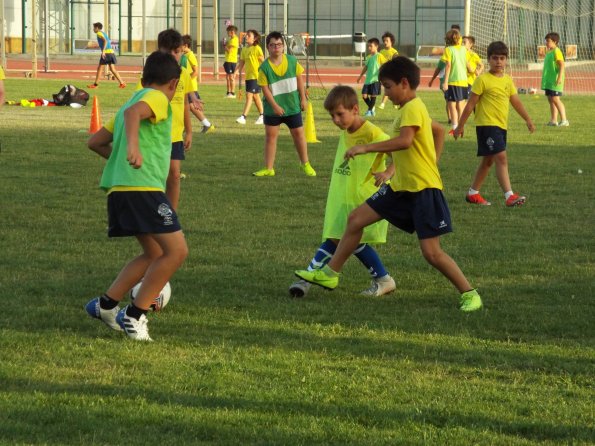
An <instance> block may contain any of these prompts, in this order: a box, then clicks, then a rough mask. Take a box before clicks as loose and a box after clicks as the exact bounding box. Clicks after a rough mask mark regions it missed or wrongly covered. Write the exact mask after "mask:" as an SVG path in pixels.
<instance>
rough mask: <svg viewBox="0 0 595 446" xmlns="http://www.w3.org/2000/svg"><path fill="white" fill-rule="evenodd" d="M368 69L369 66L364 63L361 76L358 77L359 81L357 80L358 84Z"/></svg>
mask: <svg viewBox="0 0 595 446" xmlns="http://www.w3.org/2000/svg"><path fill="white" fill-rule="evenodd" d="M366 71H368V66H367V65H364V68H362V72H361V73H360V74H359V77H358V78H357V81H356V82H357V83H358V84H359V82H360V81H361V80H362V77H364V75H365V74H366Z"/></svg>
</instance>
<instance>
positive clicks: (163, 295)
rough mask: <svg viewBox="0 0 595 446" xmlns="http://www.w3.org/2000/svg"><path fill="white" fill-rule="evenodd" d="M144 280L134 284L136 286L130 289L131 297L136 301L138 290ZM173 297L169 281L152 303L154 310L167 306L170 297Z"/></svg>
mask: <svg viewBox="0 0 595 446" xmlns="http://www.w3.org/2000/svg"><path fill="white" fill-rule="evenodd" d="M141 283H142V281H140V282H139V283H137V284H136V285H134V287H133V288H132V289H131V290H130V299H131V300H132V301H133V302H134V299H136V295H137V294H138V290H139V289H140V285H141ZM170 298H171V285H170V284H169V282H167V283H166V284H165V286H164V287H163V289H162V290H161V292H160V293H159V296H156V297H155V299H154V300H153V303H152V304H151V310H153V311H161V310H163V308H165V306H166V305H167V304H168V303H169V299H170Z"/></svg>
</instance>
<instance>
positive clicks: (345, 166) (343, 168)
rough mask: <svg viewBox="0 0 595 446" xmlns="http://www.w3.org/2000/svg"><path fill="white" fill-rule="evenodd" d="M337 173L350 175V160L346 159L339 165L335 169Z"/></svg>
mask: <svg viewBox="0 0 595 446" xmlns="http://www.w3.org/2000/svg"><path fill="white" fill-rule="evenodd" d="M334 173H336V174H337V175H344V176H347V177H348V176H350V175H351V168H350V167H349V160H344V161H343V162H342V163H341V165H340V166H339V167H337V168H336V169H335V172H334Z"/></svg>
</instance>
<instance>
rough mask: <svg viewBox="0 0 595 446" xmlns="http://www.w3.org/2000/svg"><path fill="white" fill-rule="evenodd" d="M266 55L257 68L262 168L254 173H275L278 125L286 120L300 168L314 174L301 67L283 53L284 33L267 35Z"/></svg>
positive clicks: (292, 57)
mask: <svg viewBox="0 0 595 446" xmlns="http://www.w3.org/2000/svg"><path fill="white" fill-rule="evenodd" d="M266 46H267V50H268V51H269V57H268V58H267V59H265V61H264V62H263V63H262V65H260V68H259V69H258V85H260V86H261V88H262V92H263V94H264V128H265V143H264V165H265V167H264V169H260V170H258V171H256V172H254V173H253V174H252V175H254V176H255V177H274V176H275V169H274V165H275V155H276V154H277V138H278V137H279V127H280V125H281V124H285V125H286V126H287V127H289V133H291V137H292V138H293V143H294V145H295V150H296V151H297V154H298V157H299V159H300V163H301V169H302V171H303V172H304V173H305V174H306V175H307V176H309V177H315V176H316V171H315V170H314V168H313V167H312V166H311V165H310V161H309V160H308V144H307V143H306V135H305V133H304V124H303V121H302V111H304V110H305V109H306V106H307V99H306V88H305V85H304V80H303V78H302V73H303V72H304V68H303V67H302V66H301V65H300V63H299V62H298V60H297V58H295V57H294V56H291V55H288V54H287V55H286V54H284V51H283V50H284V43H283V34H281V33H280V32H277V31H273V32H272V33H270V34H269V35H268V36H267V37H266Z"/></svg>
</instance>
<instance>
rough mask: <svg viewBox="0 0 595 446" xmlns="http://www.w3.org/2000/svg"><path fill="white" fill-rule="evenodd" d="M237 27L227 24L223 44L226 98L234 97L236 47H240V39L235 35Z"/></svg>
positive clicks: (236, 60) (236, 61)
mask: <svg viewBox="0 0 595 446" xmlns="http://www.w3.org/2000/svg"><path fill="white" fill-rule="evenodd" d="M237 34H238V27H237V26H235V25H229V26H228V27H227V43H226V44H225V62H223V69H224V70H225V81H226V83H227V94H226V95H225V97H226V98H228V99H234V98H235V97H236V93H235V91H236V86H235V82H236V81H235V75H234V72H235V71H236V65H237V63H238V49H239V48H240V39H239V38H238V36H237Z"/></svg>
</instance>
